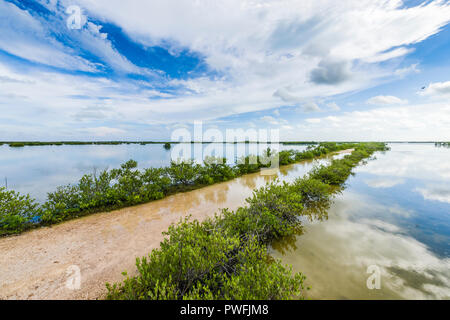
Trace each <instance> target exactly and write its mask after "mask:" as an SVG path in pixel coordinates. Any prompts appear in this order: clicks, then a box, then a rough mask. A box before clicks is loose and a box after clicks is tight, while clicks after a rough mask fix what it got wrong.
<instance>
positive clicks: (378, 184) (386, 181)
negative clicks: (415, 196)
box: [365, 177, 405, 188]
mask: <svg viewBox="0 0 450 320" xmlns="http://www.w3.org/2000/svg"><path fill="white" fill-rule="evenodd" d="M365 182H366V184H367V185H368V186H369V187H372V188H392V187H395V186H397V185H399V184H403V183H404V182H405V180H403V179H392V178H386V177H384V178H377V179H370V180H367V181H365Z"/></svg>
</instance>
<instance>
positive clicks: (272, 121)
mask: <svg viewBox="0 0 450 320" xmlns="http://www.w3.org/2000/svg"><path fill="white" fill-rule="evenodd" d="M260 120H261V121H265V122H268V123H270V124H273V125H287V123H288V122H287V121H286V120H284V119H275V118H274V117H272V116H264V117H261V119H260Z"/></svg>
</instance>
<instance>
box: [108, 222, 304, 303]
mask: <svg viewBox="0 0 450 320" xmlns="http://www.w3.org/2000/svg"><path fill="white" fill-rule="evenodd" d="M164 234H165V235H166V239H165V240H164V241H163V242H162V243H161V247H160V248H159V249H155V250H153V251H152V253H151V254H150V255H149V257H148V258H143V259H137V262H136V265H137V268H138V272H139V276H137V277H127V278H126V279H125V280H124V282H123V283H122V284H114V285H110V284H107V289H108V295H107V299H112V300H117V299H127V300H146V299H152V300H167V299H169V300H174V299H187V300H192V299H201V300H205V299H210V300H219V299H226V300H229V299H233V300H234V299H243V298H245V299H287V298H290V297H292V296H293V295H294V294H297V295H300V294H301V290H302V288H303V286H302V284H303V279H304V277H303V276H302V275H301V274H297V275H292V273H291V270H288V269H286V268H285V267H283V266H282V265H281V264H280V262H279V261H274V262H269V261H268V256H267V252H266V249H265V248H264V247H261V246H260V245H259V244H258V243H257V242H255V241H254V240H252V239H250V240H249V241H246V242H242V241H241V240H240V239H239V238H238V237H236V236H234V235H232V234H230V233H229V230H227V229H224V228H220V227H217V226H216V224H215V221H214V220H209V221H207V222H204V223H199V222H198V221H193V222H189V221H187V220H186V221H182V222H180V223H178V224H177V225H173V226H171V227H170V228H169V230H168V232H166V233H164ZM125 275H126V273H125Z"/></svg>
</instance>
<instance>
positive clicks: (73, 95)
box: [0, 0, 450, 141]
mask: <svg viewBox="0 0 450 320" xmlns="http://www.w3.org/2000/svg"><path fill="white" fill-rule="evenodd" d="M449 23H450V1H449V0H442V1H441V0H435V1H420V0H411V1H400V0H390V1H389V0H340V1H335V0H222V1H216V0H158V1H157V0H148V1H141V0H127V1H123V0H73V1H69V0H35V1H31V0H20V1H19V0H0V30H1V32H0V141H21V140H22V141H23V140H26V141H29V140H40V141H50V140H53V141H54V140H145V141H148V140H152V141H167V140H170V139H171V138H172V136H173V134H174V132H175V131H176V130H177V129H180V128H186V129H188V130H192V127H193V123H194V122H202V123H203V128H204V129H205V130H206V129H218V130H221V131H222V132H225V130H226V129H243V130H248V129H255V130H257V129H260V130H279V132H280V139H281V140H285V141H293V140H295V141H300V140H301V141H312V140H314V141H320V140H327V141H331V140H332V141H356V140H358V141H363V140H371V141H381V140H383V141H386V140H387V141H407V140H409V141H411V140H413V141H450V24H449Z"/></svg>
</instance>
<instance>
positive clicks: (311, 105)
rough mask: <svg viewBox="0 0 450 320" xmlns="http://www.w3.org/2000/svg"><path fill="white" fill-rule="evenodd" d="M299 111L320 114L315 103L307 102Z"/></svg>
mask: <svg viewBox="0 0 450 320" xmlns="http://www.w3.org/2000/svg"><path fill="white" fill-rule="evenodd" d="M301 111H302V112H305V113H309V112H320V111H321V109H320V107H319V106H318V105H317V103H315V102H307V103H304V104H302V107H301Z"/></svg>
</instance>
